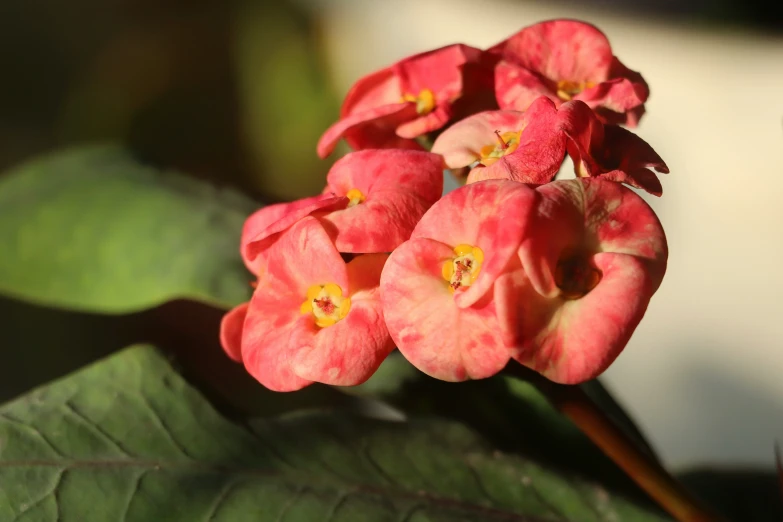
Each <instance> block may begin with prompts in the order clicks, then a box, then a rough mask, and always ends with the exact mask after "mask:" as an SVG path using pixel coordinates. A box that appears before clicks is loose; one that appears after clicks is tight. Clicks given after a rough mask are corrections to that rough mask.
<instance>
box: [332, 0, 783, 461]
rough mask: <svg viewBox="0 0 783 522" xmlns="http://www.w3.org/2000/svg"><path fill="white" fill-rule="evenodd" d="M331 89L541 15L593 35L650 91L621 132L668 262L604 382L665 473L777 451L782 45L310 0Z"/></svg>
mask: <svg viewBox="0 0 783 522" xmlns="http://www.w3.org/2000/svg"><path fill="white" fill-rule="evenodd" d="M317 4H318V5H320V8H319V9H318V11H319V13H320V19H321V24H322V26H321V27H320V29H321V31H322V35H323V46H324V48H323V51H324V54H325V55H326V58H327V59H328V61H329V65H330V71H331V74H332V75H333V80H334V84H335V88H337V89H339V92H346V90H347V89H348V87H349V86H350V85H351V84H352V83H353V82H354V81H355V80H356V79H358V78H359V77H360V76H363V75H365V74H367V73H369V72H371V71H373V70H375V69H378V68H380V67H384V66H386V65H389V64H391V63H392V62H394V61H396V60H398V59H401V58H403V57H405V56H406V55H409V54H413V53H417V52H421V51H425V50H429V49H432V48H436V47H440V46H443V45H446V44H451V43H458V42H462V43H467V44H470V45H474V46H477V47H487V46H489V45H491V44H494V43H496V42H498V41H500V40H502V39H503V38H505V37H506V36H509V35H511V34H512V33H514V32H516V31H518V30H519V29H521V28H522V27H523V26H526V25H529V24H532V23H535V22H538V21H542V20H547V19H551V18H577V19H581V20H585V21H588V22H591V23H593V24H595V25H597V26H598V27H599V28H600V29H602V30H603V31H604V32H605V33H606V34H607V36H608V37H609V39H610V41H611V43H612V47H613V49H614V52H615V54H616V55H617V56H618V57H619V58H620V59H621V60H622V61H623V62H624V63H625V64H626V65H627V66H628V67H630V68H631V69H634V70H638V71H640V72H641V73H642V74H643V75H644V77H645V79H646V80H647V82H648V83H649V84H650V88H651V97H650V100H649V102H648V103H647V114H646V115H645V116H644V118H643V119H642V122H641V125H640V126H639V128H637V129H636V130H635V131H634V132H636V133H638V134H639V135H640V136H641V137H642V138H644V139H645V140H646V141H648V142H649V143H650V144H651V145H652V146H653V147H654V148H655V149H656V151H657V152H658V153H659V154H660V155H661V156H662V157H663V159H664V160H665V161H666V162H667V164H668V165H669V167H670V169H671V171H672V173H671V174H669V175H668V176H662V178H663V179H662V182H663V186H664V195H663V197H662V198H660V199H658V198H654V197H649V198H647V201H649V202H650V204H651V205H652V206H653V208H654V209H655V210H656V212H657V213H658V215H659V216H660V219H661V221H662V222H663V225H664V228H665V230H666V232H667V236H668V240H669V247H670V258H669V268H668V272H667V274H666V277H665V279H664V281H663V285H662V286H661V288H660V290H659V291H658V293H657V294H656V295H655V296H654V297H653V300H652V302H651V305H650V307H649V309H648V312H647V315H646V317H645V319H644V320H643V321H642V324H641V325H640V327H639V328H638V329H637V331H636V333H635V334H634V336H633V339H632V340H631V342H630V344H629V345H628V347H627V348H626V350H625V351H624V352H623V354H622V355H621V356H620V358H619V359H618V360H617V362H616V363H615V364H614V365H613V366H612V367H611V368H610V370H609V371H608V372H607V373H606V374H605V376H604V383H605V384H606V385H607V386H608V387H610V388H611V390H612V391H613V392H614V393H615V395H616V397H617V398H618V399H619V400H620V402H621V403H623V404H624V405H625V406H626V408H627V409H628V410H629V412H630V413H631V414H632V416H633V417H634V418H635V419H636V420H637V421H638V423H639V424H640V426H641V428H642V429H643V430H644V432H645V433H646V434H647V435H648V437H649V439H650V440H651V442H652V443H653V445H654V446H655V447H656V449H657V450H658V451H659V452H660V454H661V456H662V457H663V458H664V460H665V461H666V463H667V464H669V465H672V466H675V467H682V466H691V465H699V464H738V465H746V464H750V465H754V464H755V465H764V466H772V465H773V462H774V461H773V444H774V441H775V439H776V438H778V439H780V440H781V442H783V306H781V299H782V298H783V255H782V254H783V234H782V233H781V228H782V227H783V200H782V199H781V196H783V165H782V164H781V162H782V161H783V39H774V38H771V37H764V36H761V35H757V34H755V33H751V32H738V31H736V30H734V31H719V30H717V29H714V30H710V29H707V28H700V27H695V26H688V25H673V24H671V23H664V22H660V21H656V20H654V19H653V20H651V19H646V18H645V17H637V18H629V17H620V16H618V15H615V14H613V13H612V12H611V11H591V10H588V9H586V8H584V7H564V6H563V5H561V4H556V3H555V4H548V3H527V2H521V1H518V2H499V1H488V0H484V1H479V0H393V1H392V0H389V1H374V0H329V1H326V0H324V1H323V2H317Z"/></svg>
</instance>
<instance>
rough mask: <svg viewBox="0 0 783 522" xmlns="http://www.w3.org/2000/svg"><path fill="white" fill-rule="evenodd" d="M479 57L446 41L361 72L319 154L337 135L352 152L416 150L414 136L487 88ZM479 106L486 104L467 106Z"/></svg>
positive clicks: (442, 122) (476, 52) (323, 154)
mask: <svg viewBox="0 0 783 522" xmlns="http://www.w3.org/2000/svg"><path fill="white" fill-rule="evenodd" d="M484 56H485V55H484V54H483V52H482V51H481V50H480V49H476V48H473V47H469V46H467V45H462V44H456V45H449V46H447V47H443V48H441V49H436V50H434V51H429V52H426V53H421V54H417V55H414V56H410V57H408V58H405V59H404V60H401V61H399V62H397V63H395V64H394V65H392V66H390V67H387V68H385V69H381V70H380V71H377V72H375V73H372V74H370V75H368V76H365V77H364V78H362V79H360V80H359V81H358V82H356V84H354V86H353V87H352V88H351V90H350V91H349V92H348V95H347V96H346V97H345V101H344V102H343V106H342V109H341V110H340V120H339V121H338V122H337V123H335V124H334V125H332V126H331V127H330V128H329V129H327V131H326V132H325V133H324V135H323V136H322V137H321V139H320V141H319V142H318V155H319V156H321V157H322V158H324V157H326V156H328V155H329V154H330V153H331V152H332V150H333V149H334V146H335V144H336V143H337V142H338V141H339V140H340V138H345V140H346V141H347V142H348V144H349V145H350V146H351V147H353V148H354V149H356V150H359V149H367V148H397V149H421V146H420V145H419V144H418V143H417V142H416V141H415V140H414V138H416V137H418V136H422V135H424V134H426V133H428V132H430V131H434V130H437V129H439V128H441V127H443V126H444V125H445V124H446V122H448V121H449V120H450V119H451V118H452V116H453V113H454V111H455V104H457V102H458V101H459V102H460V104H462V103H465V104H466V105H469V106H472V105H474V103H473V102H475V101H476V98H482V96H481V95H482V91H484V90H486V91H488V92H491V88H492V87H491V84H492V79H491V75H492V72H491V68H489V67H484V66H483V65H482V64H483V61H484ZM463 96H466V97H467V99H465V100H463V99H462V98H463ZM491 103H492V104H493V105H494V101H491ZM484 108H491V107H490V106H485V107H482V108H481V109H476V108H475V107H472V110H482V109H484Z"/></svg>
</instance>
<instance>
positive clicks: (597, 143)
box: [559, 101, 669, 196]
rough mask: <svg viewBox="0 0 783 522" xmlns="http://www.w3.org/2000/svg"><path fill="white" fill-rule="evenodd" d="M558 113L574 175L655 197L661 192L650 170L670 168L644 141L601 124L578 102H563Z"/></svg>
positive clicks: (666, 169) (655, 177)
mask: <svg viewBox="0 0 783 522" xmlns="http://www.w3.org/2000/svg"><path fill="white" fill-rule="evenodd" d="M559 113H560V117H561V120H562V123H561V126H562V128H563V132H564V133H565V134H566V135H567V136H568V138H569V140H568V143H567V149H568V154H569V155H570V156H571V158H572V159H573V160H574V169H575V171H576V175H577V176H580V177H600V178H601V179H605V180H609V181H616V182H618V183H627V184H628V185H631V186H632V187H636V188H640V189H644V190H646V191H647V192H649V193H650V194H653V195H655V196H660V195H661V194H662V193H663V188H662V187H661V182H660V181H659V180H658V177H657V176H656V175H655V173H654V172H652V171H651V170H649V169H650V168H653V169H655V170H656V171H658V172H660V173H664V174H665V173H668V172H669V168H668V167H667V166H666V163H664V162H663V160H662V159H661V157H660V156H659V155H658V154H657V153H656V152H655V151H654V150H653V148H652V147H651V146H650V145H649V144H648V143H647V142H646V141H644V140H643V139H641V138H640V137H638V136H637V135H635V134H634V133H632V132H630V131H628V130H626V129H623V128H622V127H618V126H616V125H604V124H602V123H601V122H600V121H599V120H598V119H597V118H596V116H595V114H594V113H593V111H592V110H590V108H589V107H588V106H587V105H586V104H584V103H583V102H580V101H571V102H568V103H564V104H563V105H562V106H561V107H560V111H559Z"/></svg>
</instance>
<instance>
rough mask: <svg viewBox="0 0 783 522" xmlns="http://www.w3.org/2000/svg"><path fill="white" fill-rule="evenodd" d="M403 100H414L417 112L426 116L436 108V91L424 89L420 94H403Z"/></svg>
mask: <svg viewBox="0 0 783 522" xmlns="http://www.w3.org/2000/svg"><path fill="white" fill-rule="evenodd" d="M402 101H404V102H413V103H415V104H416V112H417V113H419V115H421V116H424V115H425V114H429V113H430V112H432V110H433V109H434V108H435V93H433V92H432V91H431V90H429V89H422V90H421V91H419V94H418V95H415V94H403V95H402Z"/></svg>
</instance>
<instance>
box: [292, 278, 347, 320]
mask: <svg viewBox="0 0 783 522" xmlns="http://www.w3.org/2000/svg"><path fill="white" fill-rule="evenodd" d="M350 309H351V299H350V298H349V297H343V289H342V288H340V286H339V285H336V284H334V283H327V284H325V285H313V286H311V287H310V288H308V289H307V295H306V298H305V301H304V302H303V303H302V305H301V306H300V307H299V311H300V312H301V313H302V314H312V316H313V318H314V319H315V324H316V325H318V326H320V327H321V328H325V327H327V326H331V325H333V324H335V323H336V322H337V321H339V320H340V319H343V318H344V317H345V316H346V315H348V311H349V310H350Z"/></svg>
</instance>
